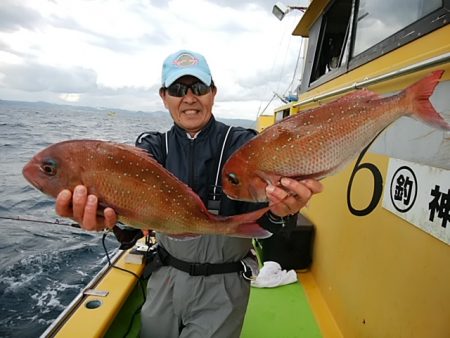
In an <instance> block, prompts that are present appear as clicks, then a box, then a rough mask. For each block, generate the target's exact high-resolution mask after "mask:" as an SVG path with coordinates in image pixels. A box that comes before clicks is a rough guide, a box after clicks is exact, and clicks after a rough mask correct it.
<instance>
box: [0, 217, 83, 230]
mask: <svg viewBox="0 0 450 338" xmlns="http://www.w3.org/2000/svg"><path fill="white" fill-rule="evenodd" d="M0 219H7V220H11V221H23V222H34V223H44V224H59V225H67V226H70V227H73V228H81V227H80V225H79V224H78V223H66V222H61V221H60V220H59V219H56V220H55V221H53V222H52V221H43V220H39V219H30V218H24V217H20V216H16V217H7V216H0Z"/></svg>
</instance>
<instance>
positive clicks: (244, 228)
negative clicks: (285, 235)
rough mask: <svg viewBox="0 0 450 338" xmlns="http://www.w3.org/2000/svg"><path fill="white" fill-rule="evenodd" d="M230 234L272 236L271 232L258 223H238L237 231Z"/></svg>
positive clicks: (246, 236) (258, 236) (248, 236)
mask: <svg viewBox="0 0 450 338" xmlns="http://www.w3.org/2000/svg"><path fill="white" fill-rule="evenodd" d="M230 236H233V237H241V238H268V237H270V236H272V233H271V232H270V231H268V230H266V229H264V228H263V227H261V226H260V225H259V224H258V223H245V224H240V225H239V226H238V227H237V231H236V233H234V234H231V235H230Z"/></svg>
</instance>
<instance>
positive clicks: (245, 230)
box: [219, 207, 272, 238]
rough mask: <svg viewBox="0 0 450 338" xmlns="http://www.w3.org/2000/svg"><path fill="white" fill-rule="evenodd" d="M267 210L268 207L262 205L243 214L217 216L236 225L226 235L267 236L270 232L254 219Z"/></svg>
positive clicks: (244, 236) (270, 234) (243, 236)
mask: <svg viewBox="0 0 450 338" xmlns="http://www.w3.org/2000/svg"><path fill="white" fill-rule="evenodd" d="M268 210H269V207H264V208H261V209H258V210H255V211H251V212H247V213H245V214H240V215H234V216H227V217H220V216H219V218H221V219H222V220H224V221H226V220H228V221H231V222H232V223H234V224H236V226H235V227H233V232H231V233H227V234H226V235H228V236H232V237H242V238H267V237H270V236H272V233H271V232H270V231H267V230H266V229H264V228H263V227H261V226H260V225H259V224H258V223H256V221H257V220H258V219H260V218H261V217H262V216H263V215H264V214H265V213H266V212H267V211H268Z"/></svg>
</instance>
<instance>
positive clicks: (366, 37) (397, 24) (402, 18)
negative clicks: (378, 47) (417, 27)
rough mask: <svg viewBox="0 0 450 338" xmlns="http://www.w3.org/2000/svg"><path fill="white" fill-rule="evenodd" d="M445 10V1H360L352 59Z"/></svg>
mask: <svg viewBox="0 0 450 338" xmlns="http://www.w3.org/2000/svg"><path fill="white" fill-rule="evenodd" d="M441 6H442V0H396V1H395V2H393V1H392V0H360V1H359V7H358V11H357V19H356V22H355V42H354V48H353V53H352V55H358V54H360V53H361V52H364V51H365V50H367V49H369V48H370V47H372V46H374V45H375V44H377V43H379V42H380V41H382V40H384V39H386V38H387V37H389V36H391V35H392V34H394V33H396V32H398V31H400V30H401V29H403V28H405V27H406V26H408V25H410V24H411V23H413V22H415V21H417V20H418V19H420V18H422V17H424V16H425V15H427V14H430V13H431V12H433V11H434V10H436V9H438V8H440V7H441Z"/></svg>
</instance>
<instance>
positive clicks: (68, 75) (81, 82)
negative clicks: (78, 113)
mask: <svg viewBox="0 0 450 338" xmlns="http://www.w3.org/2000/svg"><path fill="white" fill-rule="evenodd" d="M0 71H1V72H2V73H3V79H2V84H3V86H5V87H12V88H15V89H17V90H24V91H31V92H38V91H51V92H55V93H86V92H89V91H91V90H95V89H96V88H97V74H96V73H95V71H93V70H91V69H85V68H81V67H76V66H75V67H71V68H68V69H62V68H56V67H52V66H50V65H42V64H35V63H26V64H19V65H10V66H9V67H1V66H0Z"/></svg>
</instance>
